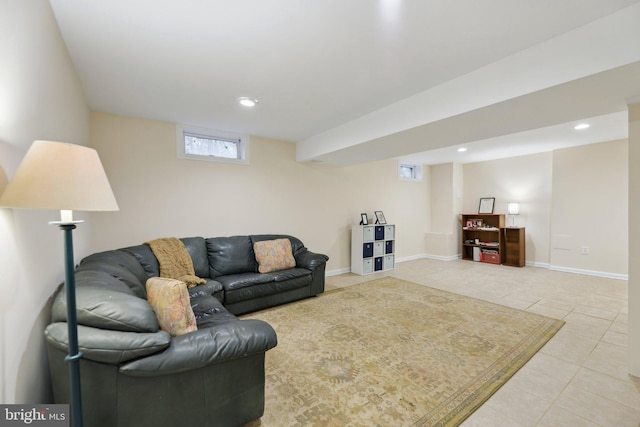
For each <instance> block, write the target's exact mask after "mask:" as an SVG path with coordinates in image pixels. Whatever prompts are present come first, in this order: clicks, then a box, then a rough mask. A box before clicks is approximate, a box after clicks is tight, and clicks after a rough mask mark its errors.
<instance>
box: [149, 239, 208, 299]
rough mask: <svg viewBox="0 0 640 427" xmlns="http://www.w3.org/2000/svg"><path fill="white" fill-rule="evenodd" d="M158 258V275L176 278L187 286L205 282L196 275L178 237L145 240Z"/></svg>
mask: <svg viewBox="0 0 640 427" xmlns="http://www.w3.org/2000/svg"><path fill="white" fill-rule="evenodd" d="M145 245H149V247H151V251H152V252H153V254H154V255H155V256H156V258H157V259H158V264H159V265H160V277H168V278H170V279H177V280H180V281H183V282H185V283H186V284H187V287H188V288H193V287H194V286H197V285H202V284H204V283H207V281H206V280H204V279H201V278H199V277H198V276H196V272H195V270H194V268H193V262H192V261H191V256H190V255H189V252H187V248H186V247H185V246H184V243H182V242H181V241H180V240H179V239H176V238H174V237H169V238H163V239H156V240H152V241H150V242H145Z"/></svg>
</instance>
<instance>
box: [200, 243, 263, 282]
mask: <svg viewBox="0 0 640 427" xmlns="http://www.w3.org/2000/svg"><path fill="white" fill-rule="evenodd" d="M206 243H207V256H208V258H209V275H210V276H209V277H211V278H212V279H215V278H216V277H218V276H225V275H227V274H239V273H253V272H256V271H258V264H257V263H256V257H255V254H254V253H253V242H252V241H251V239H250V238H249V236H232V237H212V238H209V239H206Z"/></svg>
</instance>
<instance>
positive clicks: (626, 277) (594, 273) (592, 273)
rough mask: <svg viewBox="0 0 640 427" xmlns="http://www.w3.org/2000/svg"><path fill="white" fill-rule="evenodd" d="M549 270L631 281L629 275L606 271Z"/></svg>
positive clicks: (554, 267)
mask: <svg viewBox="0 0 640 427" xmlns="http://www.w3.org/2000/svg"><path fill="white" fill-rule="evenodd" d="M549 270H552V271H562V272H564V273H575V274H585V275H587V276H596V277H605V278H607V279H618V280H629V275H628V274H619V273H609V272H606V271H594V270H584V269H581V268H570V267H560V266H557V265H550V266H549Z"/></svg>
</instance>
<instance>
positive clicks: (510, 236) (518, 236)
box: [503, 227, 526, 267]
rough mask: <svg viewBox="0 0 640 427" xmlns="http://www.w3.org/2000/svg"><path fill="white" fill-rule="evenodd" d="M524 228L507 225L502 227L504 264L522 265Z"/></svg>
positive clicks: (523, 261) (524, 260) (523, 258)
mask: <svg viewBox="0 0 640 427" xmlns="http://www.w3.org/2000/svg"><path fill="white" fill-rule="evenodd" d="M524 243H525V240H524V228H520V227H508V228H505V229H504V245H505V252H504V260H503V262H504V264H505V265H510V266H513V267H524V265H525V262H526V258H525V250H524V247H525V244H524Z"/></svg>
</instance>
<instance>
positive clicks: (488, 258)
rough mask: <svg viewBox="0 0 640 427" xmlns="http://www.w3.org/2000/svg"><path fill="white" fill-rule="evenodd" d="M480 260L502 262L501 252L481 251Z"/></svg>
mask: <svg viewBox="0 0 640 427" xmlns="http://www.w3.org/2000/svg"><path fill="white" fill-rule="evenodd" d="M480 261H482V262H488V263H491V264H500V254H492V253H487V252H480Z"/></svg>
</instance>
